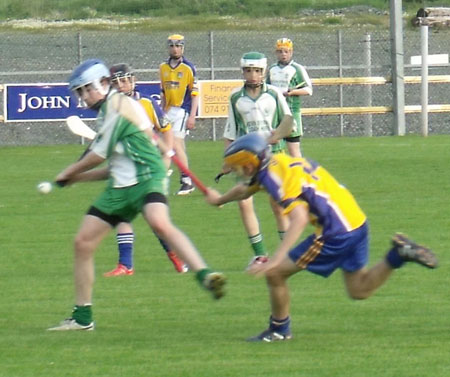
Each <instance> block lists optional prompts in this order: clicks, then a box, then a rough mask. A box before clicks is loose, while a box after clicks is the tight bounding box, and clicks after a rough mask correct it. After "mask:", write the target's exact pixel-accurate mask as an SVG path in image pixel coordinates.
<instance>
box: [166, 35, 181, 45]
mask: <svg viewBox="0 0 450 377" xmlns="http://www.w3.org/2000/svg"><path fill="white" fill-rule="evenodd" d="M167 45H168V46H183V47H184V35H181V34H172V35H169V37H168V38H167Z"/></svg>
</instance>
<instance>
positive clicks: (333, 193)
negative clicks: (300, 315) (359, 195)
mask: <svg viewBox="0 0 450 377" xmlns="http://www.w3.org/2000/svg"><path fill="white" fill-rule="evenodd" d="M224 156H225V157H224V160H225V167H226V168H228V169H231V170H232V171H234V172H235V173H236V174H238V175H239V176H242V177H243V178H245V180H246V182H248V183H241V184H238V185H236V186H235V187H233V188H232V189H231V190H229V191H228V192H227V193H225V194H223V195H220V194H219V193H218V192H217V191H215V190H213V189H209V190H208V195H207V198H206V199H207V201H208V203H210V204H212V205H216V206H220V205H223V204H225V203H228V202H230V201H234V200H242V199H245V198H248V197H250V196H251V195H253V194H254V193H255V192H257V191H259V190H265V191H267V193H268V194H269V195H270V196H271V197H272V199H273V200H275V201H276V202H277V203H278V204H279V205H280V206H281V207H282V208H283V210H284V213H285V214H286V216H288V217H289V228H288V229H287V231H286V234H285V237H284V238H283V240H282V241H281V243H280V244H279V245H278V247H277V249H276V250H275V253H274V254H273V256H271V257H270V258H268V259H266V260H265V261H261V260H260V261H258V263H253V264H252V265H250V266H249V268H248V272H249V273H250V274H253V275H265V277H266V279H267V283H268V287H269V294H270V303H271V308H272V313H271V315H270V318H269V327H268V329H266V330H264V331H263V332H262V333H260V334H259V335H256V336H254V337H251V338H249V339H248V340H249V341H264V342H273V341H280V340H288V339H291V338H292V333H291V329H290V313H289V304H290V303H289V289H288V286H287V280H288V278H289V277H290V276H292V275H294V274H296V273H298V272H300V271H302V270H308V271H310V272H312V273H314V274H318V275H321V276H323V277H328V276H330V275H331V274H332V273H333V272H334V271H335V270H336V269H338V268H340V269H342V271H343V277H344V282H345V286H346V289H347V292H348V294H349V296H350V297H351V298H353V299H365V298H368V297H369V296H371V295H372V294H373V293H374V292H375V291H376V290H377V289H378V288H379V287H380V286H381V285H382V284H383V283H384V282H385V281H386V280H387V279H388V278H389V276H390V275H391V274H392V272H393V271H394V269H396V268H399V267H401V266H402V265H403V264H404V263H405V262H408V261H412V262H416V263H419V264H421V265H423V266H425V267H428V268H435V267H437V264H438V262H437V259H436V257H435V255H434V254H433V253H432V252H431V251H430V250H429V249H428V248H426V247H424V246H420V245H417V244H416V243H415V242H413V241H411V240H409V239H408V238H406V237H405V236H404V235H401V234H396V235H395V236H394V237H393V239H392V244H393V245H392V248H391V249H390V250H389V251H388V252H387V254H386V257H385V258H384V259H383V260H382V261H380V262H379V263H378V264H376V265H375V266H373V267H371V268H368V267H367V262H368V253H369V249H368V247H369V246H368V244H369V238H368V237H369V229H368V224H367V219H366V215H365V214H364V212H363V211H362V210H361V208H360V207H359V205H358V203H357V202H356V200H355V199H354V197H353V195H352V194H351V193H350V192H349V191H348V190H347V189H346V188H345V187H344V186H343V185H341V184H339V182H337V181H336V179H335V178H334V177H333V176H332V175H331V174H330V173H328V171H327V170H325V169H324V168H323V167H322V166H320V165H319V164H318V163H316V162H314V161H311V160H308V159H306V158H302V157H298V158H295V157H291V156H289V155H287V154H283V153H279V154H273V155H272V154H271V152H270V150H269V149H268V145H267V142H266V141H265V140H264V139H263V138H262V137H261V135H258V134H256V133H251V134H248V135H245V136H242V137H241V138H238V139H236V140H235V141H234V142H233V143H231V144H230V145H229V146H228V148H227V149H226V150H225V155H224ZM308 223H311V224H312V225H313V226H314V227H315V228H316V231H315V232H314V233H313V234H312V235H310V236H309V237H307V238H306V239H305V240H304V241H302V242H300V243H299V244H298V245H297V246H295V243H296V242H297V240H298V239H299V238H300V236H301V235H302V233H303V231H304V229H305V227H306V226H307V224H308Z"/></svg>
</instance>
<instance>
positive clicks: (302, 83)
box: [267, 60, 312, 113]
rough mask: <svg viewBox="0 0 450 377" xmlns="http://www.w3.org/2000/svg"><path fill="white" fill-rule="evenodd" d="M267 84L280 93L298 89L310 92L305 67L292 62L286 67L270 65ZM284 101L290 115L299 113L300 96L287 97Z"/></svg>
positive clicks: (309, 81) (309, 80)
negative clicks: (277, 89)
mask: <svg viewBox="0 0 450 377" xmlns="http://www.w3.org/2000/svg"><path fill="white" fill-rule="evenodd" d="M267 83H268V84H272V85H275V86H276V87H277V88H280V89H281V91H282V92H286V91H288V90H293V89H300V88H310V90H311V91H312V83H311V79H310V78H309V75H308V73H307V72H306V69H305V67H303V66H302V65H301V64H298V63H296V62H294V61H293V60H291V61H290V62H289V64H287V65H281V64H278V63H277V64H273V65H271V66H270V67H269V74H268V75H267ZM286 100H287V103H288V105H289V108H290V109H291V111H292V113H300V109H301V104H302V102H301V101H302V100H301V96H289V97H287V99H286Z"/></svg>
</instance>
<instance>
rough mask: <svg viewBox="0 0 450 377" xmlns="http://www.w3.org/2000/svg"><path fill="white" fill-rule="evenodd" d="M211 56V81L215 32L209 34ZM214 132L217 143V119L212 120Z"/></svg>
mask: <svg viewBox="0 0 450 377" xmlns="http://www.w3.org/2000/svg"><path fill="white" fill-rule="evenodd" d="M209 49H210V51H209V56H210V57H211V58H210V61H209V64H210V66H211V75H210V77H211V80H214V79H215V74H214V32H213V31H210V32H209ZM212 131H213V141H216V139H217V137H216V118H212Z"/></svg>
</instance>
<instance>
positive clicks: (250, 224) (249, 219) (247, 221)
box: [238, 197, 267, 255]
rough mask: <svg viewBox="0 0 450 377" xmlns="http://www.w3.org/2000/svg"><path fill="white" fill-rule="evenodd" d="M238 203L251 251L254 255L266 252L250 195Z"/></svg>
mask: <svg viewBox="0 0 450 377" xmlns="http://www.w3.org/2000/svg"><path fill="white" fill-rule="evenodd" d="M238 205H239V211H240V214H241V219H242V223H243V224H244V228H245V231H246V232H247V235H248V238H249V240H250V244H251V246H252V249H253V252H254V253H255V255H265V254H267V253H266V250H265V248H264V244H263V241H262V236H261V233H260V228H259V221H258V217H257V216H256V213H255V208H254V205H253V198H252V197H250V198H248V199H244V200H240V201H239V202H238Z"/></svg>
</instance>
